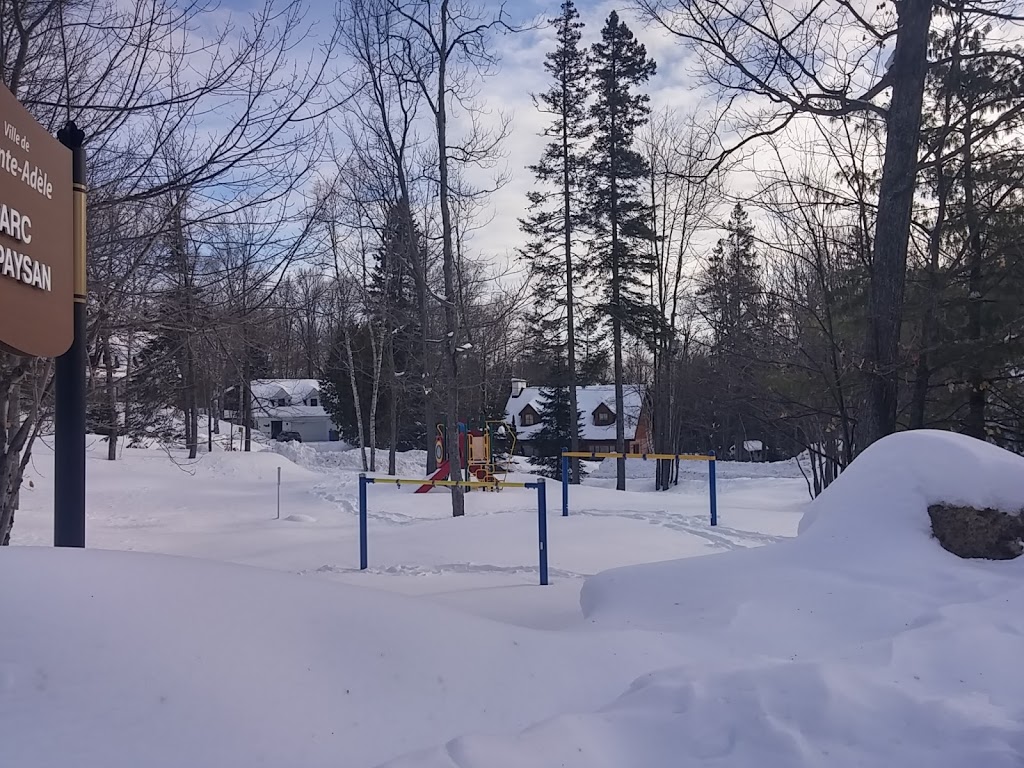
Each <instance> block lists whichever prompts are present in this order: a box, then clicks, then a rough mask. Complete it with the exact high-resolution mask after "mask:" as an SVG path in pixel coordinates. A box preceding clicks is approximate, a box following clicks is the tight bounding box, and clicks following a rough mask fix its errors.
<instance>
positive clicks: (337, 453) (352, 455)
mask: <svg viewBox="0 0 1024 768" xmlns="http://www.w3.org/2000/svg"><path fill="white" fill-rule="evenodd" d="M272 450H273V451H274V452H275V453H277V454H279V455H281V456H284V457H286V458H287V459H289V460H290V461H293V462H295V463H296V464H298V465H299V466H300V467H305V468H307V469H310V470H312V471H314V472H321V473H323V472H338V471H341V472H362V471H363V457H362V452H361V451H360V450H359V449H358V448H350V447H348V446H347V445H345V444H343V443H273V444H272ZM366 454H367V462H369V449H367V452H366ZM375 458H376V462H377V464H376V466H377V472H376V474H381V473H383V472H385V471H387V468H388V452H387V451H386V450H383V449H379V448H378V449H377V455H376V457H375ZM426 465H427V452H426V451H402V452H399V453H397V454H395V470H396V471H397V472H398V474H399V475H401V476H403V477H423V476H424V468H425V467H426Z"/></svg>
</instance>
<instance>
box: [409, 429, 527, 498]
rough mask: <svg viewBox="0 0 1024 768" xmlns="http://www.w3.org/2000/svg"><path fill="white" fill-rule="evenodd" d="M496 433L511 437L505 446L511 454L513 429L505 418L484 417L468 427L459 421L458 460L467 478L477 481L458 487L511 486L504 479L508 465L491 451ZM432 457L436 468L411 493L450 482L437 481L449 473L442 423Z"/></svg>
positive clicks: (492, 487) (488, 487)
mask: <svg viewBox="0 0 1024 768" xmlns="http://www.w3.org/2000/svg"><path fill="white" fill-rule="evenodd" d="M494 425H496V426H494ZM496 434H497V435H500V436H502V437H507V438H508V439H509V440H510V441H511V443H510V446H509V449H508V455H509V456H511V455H512V453H513V452H514V450H515V444H516V437H515V432H514V431H513V430H512V429H511V427H509V425H507V424H505V422H503V421H497V420H492V421H486V422H484V423H483V426H482V427H481V428H480V429H470V428H469V427H468V426H467V425H466V424H465V423H462V422H460V423H459V459H460V463H461V464H462V466H463V467H465V479H466V481H467V482H471V481H475V482H476V483H477V485H467V486H460V487H465V488H467V490H471V489H472V488H480V489H481V490H485V491H500V490H501V489H502V488H507V487H510V486H508V485H507V484H505V483H504V481H505V478H506V477H507V476H508V466H507V465H505V464H502V463H500V462H499V461H497V460H496V456H495V453H494V436H495V435H496ZM434 458H435V459H436V460H437V471H436V472H434V474H432V475H431V476H430V477H429V478H428V479H427V480H426V482H423V483H422V485H420V487H419V488H417V489H416V490H415V491H414V493H427V492H428V491H430V490H432V489H433V488H434V487H436V486H438V485H442V486H447V485H451V482H450V481H449V482H446V483H442V482H439V481H441V480H444V479H445V478H447V477H448V476H449V475H450V474H451V463H450V462H449V461H448V454H447V452H446V451H445V430H444V425H443V424H438V425H437V436H436V437H435V438H434ZM499 475H500V477H499ZM421 482H422V481H421Z"/></svg>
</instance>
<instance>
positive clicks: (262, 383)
mask: <svg viewBox="0 0 1024 768" xmlns="http://www.w3.org/2000/svg"><path fill="white" fill-rule="evenodd" d="M249 389H250V392H251V393H252V421H253V426H254V427H255V428H256V429H258V430H259V431H260V432H262V433H263V434H265V435H266V436H267V437H271V438H274V437H277V436H278V435H279V434H281V433H282V432H297V433H298V434H299V435H300V436H301V437H302V441H303V442H306V443H317V442H326V441H328V440H337V439H338V428H337V427H336V426H335V425H334V422H332V421H331V417H330V416H329V415H328V414H327V411H326V410H324V406H323V403H322V402H321V400H320V382H318V381H317V380H316V379H257V380H256V381H254V382H252V384H250V387H249Z"/></svg>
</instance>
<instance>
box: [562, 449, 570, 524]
mask: <svg viewBox="0 0 1024 768" xmlns="http://www.w3.org/2000/svg"><path fill="white" fill-rule="evenodd" d="M568 516H569V457H568V456H564V455H563V456H562V517H568Z"/></svg>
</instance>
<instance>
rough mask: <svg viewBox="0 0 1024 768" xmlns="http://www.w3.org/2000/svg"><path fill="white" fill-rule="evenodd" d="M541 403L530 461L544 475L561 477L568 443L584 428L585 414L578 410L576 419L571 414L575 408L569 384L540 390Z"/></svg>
mask: <svg viewBox="0 0 1024 768" xmlns="http://www.w3.org/2000/svg"><path fill="white" fill-rule="evenodd" d="M572 399H573V400H574V399H575V398H572ZM540 406H541V413H540V419H541V428H540V429H539V430H537V433H536V435H534V437H533V439H532V440H531V442H532V443H533V447H534V450H535V453H534V455H533V456H531V457H530V463H531V464H533V465H534V466H535V467H539V468H540V469H539V472H540V474H542V475H544V477H550V478H553V479H555V480H561V479H562V459H561V453H562V451H563V450H565V448H566V446H568V445H569V440H570V439H571V436H572V435H573V434H574V433H575V434H579V432H580V430H581V429H582V427H583V423H582V422H583V414H582V413H580V412H579V411H576V419H575V420H573V419H572V418H571V417H570V414H571V413H572V412H573V410H572V404H571V402H570V390H569V389H568V388H567V387H551V388H547V387H545V388H544V389H541V391H540ZM580 472H581V476H582V474H585V473H583V470H582V468H581V469H580Z"/></svg>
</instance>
